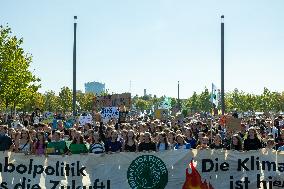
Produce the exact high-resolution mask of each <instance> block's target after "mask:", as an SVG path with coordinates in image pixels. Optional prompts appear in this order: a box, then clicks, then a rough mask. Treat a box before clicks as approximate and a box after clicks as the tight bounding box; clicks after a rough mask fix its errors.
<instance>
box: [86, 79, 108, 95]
mask: <svg viewBox="0 0 284 189" xmlns="http://www.w3.org/2000/svg"><path fill="white" fill-rule="evenodd" d="M105 87H106V85H105V83H100V82H95V81H94V82H88V83H85V93H93V94H96V95H100V94H101V93H103V92H105Z"/></svg>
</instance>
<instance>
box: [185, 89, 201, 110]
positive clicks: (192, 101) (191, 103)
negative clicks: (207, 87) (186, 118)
mask: <svg viewBox="0 0 284 189" xmlns="http://www.w3.org/2000/svg"><path fill="white" fill-rule="evenodd" d="M198 98H199V96H198V95H197V93H196V92H193V95H192V96H191V97H190V98H189V99H187V101H186V107H187V108H188V109H189V110H190V112H191V113H196V112H198V111H199V105H198Z"/></svg>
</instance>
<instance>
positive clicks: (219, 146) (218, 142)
mask: <svg viewBox="0 0 284 189" xmlns="http://www.w3.org/2000/svg"><path fill="white" fill-rule="evenodd" d="M210 148H211V149H223V148H224V146H223V144H222V137H221V135H220V134H217V135H215V137H214V141H213V143H212V144H211V145H210Z"/></svg>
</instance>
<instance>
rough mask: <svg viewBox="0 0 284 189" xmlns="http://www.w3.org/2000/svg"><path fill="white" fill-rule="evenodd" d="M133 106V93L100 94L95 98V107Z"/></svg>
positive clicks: (128, 107)
mask: <svg viewBox="0 0 284 189" xmlns="http://www.w3.org/2000/svg"><path fill="white" fill-rule="evenodd" d="M123 106H125V107H126V108H127V109H130V107H131V93H122V94H113V95H106V96H98V97H95V98H94V109H101V108H103V107H123Z"/></svg>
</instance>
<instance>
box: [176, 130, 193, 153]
mask: <svg viewBox="0 0 284 189" xmlns="http://www.w3.org/2000/svg"><path fill="white" fill-rule="evenodd" d="M190 148H191V145H190V143H187V142H186V141H185V140H184V136H182V135H181V134H178V135H177V136H176V145H175V150H178V149H190Z"/></svg>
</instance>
